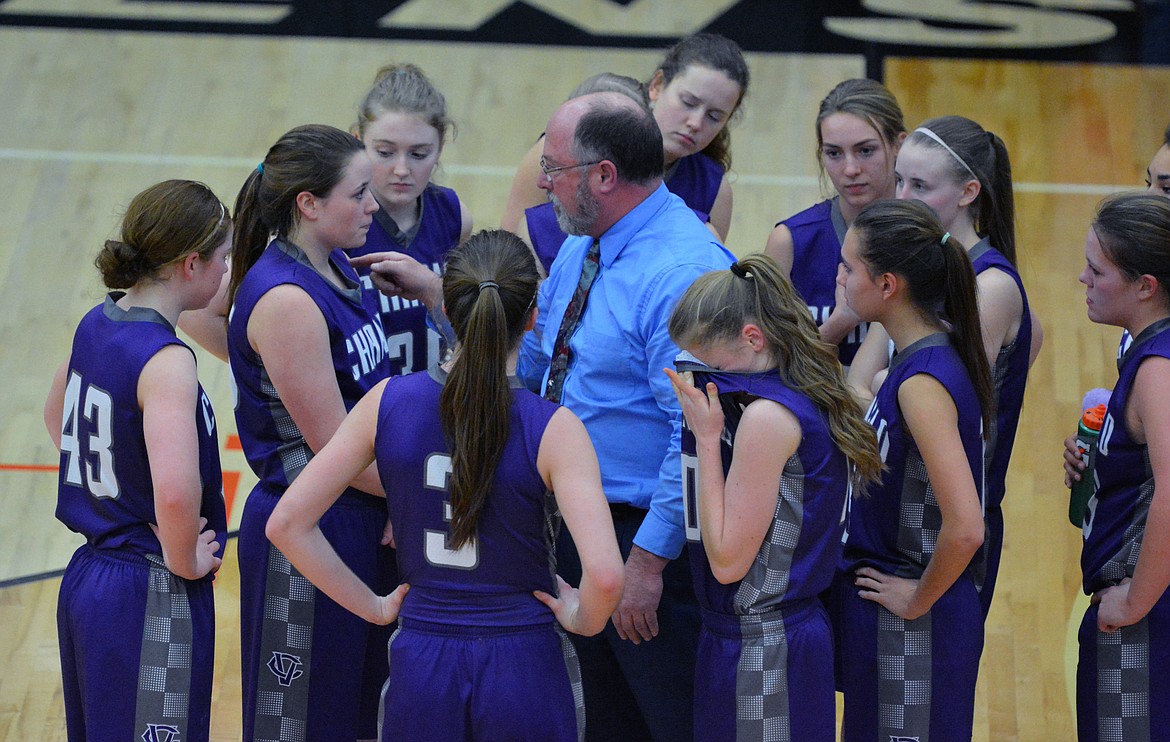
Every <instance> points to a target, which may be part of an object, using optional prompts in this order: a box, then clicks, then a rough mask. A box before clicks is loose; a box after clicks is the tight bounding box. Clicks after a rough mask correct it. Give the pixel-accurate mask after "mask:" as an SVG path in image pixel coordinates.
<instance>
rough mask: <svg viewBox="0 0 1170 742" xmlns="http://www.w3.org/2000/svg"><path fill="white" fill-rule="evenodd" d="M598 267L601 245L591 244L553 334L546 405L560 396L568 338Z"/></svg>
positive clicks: (583, 308) (546, 388)
mask: <svg viewBox="0 0 1170 742" xmlns="http://www.w3.org/2000/svg"><path fill="white" fill-rule="evenodd" d="M600 263H601V241H600V240H593V244H592V245H590V246H589V250H588V251H587V252H586V253H585V260H584V261H583V262H582V263H581V280H579V281H578V282H577V290H576V291H574V292H573V298H572V299H570V300H569V306H567V307H565V316H564V317H563V318H562V319H561V327H560V329H559V330H557V342H556V344H555V345H554V346H553V354H552V360H551V361H550V362H549V366H548V385H547V386H545V388H544V398H545V399H547V400H549V401H550V402H556V403H558V404H559V403H560V401H561V395H562V394H563V393H564V386H565V376H566V374H568V372H569V338H571V337H573V333H574V332H575V331H576V330H577V323H578V322H580V321H581V313H582V312H583V311H585V300H586V299H588V298H589V289H590V288H592V287H593V280H594V279H595V278H597V268H598V265H599V264H600Z"/></svg>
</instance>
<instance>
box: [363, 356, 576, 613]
mask: <svg viewBox="0 0 1170 742" xmlns="http://www.w3.org/2000/svg"><path fill="white" fill-rule="evenodd" d="M434 373H436V375H438V376H440V377H444V378H445V375H444V374H443V373H442V371H441V370H440V369H436V371H435V372H434ZM441 390H442V381H440V380H437V379H436V378H434V377H432V376H431V374H430V373H426V372H423V373H416V374H411V375H409V376H403V377H393V378H391V379H390V380H389V382H387V384H386V388H385V391H384V392H383V393H382V400H381V405H380V408H379V411H378V428H377V434H376V436H375V439H374V450H375V455H376V460H377V463H378V473H379V475H380V476H381V478H382V482H383V484H384V485H385V486H386V492H387V497H386V503H387V506H388V508H389V511H390V520H391V522H392V523H393V524H394V539H395V542H396V543H397V552H398V568H399V573H400V574H401V579H402V582H406V583H409V584H410V593H409V595H407V598H406V601H405V603H404V604H403V606H402V612H401V615H402V616H403V617H404V618H407V619H416V620H421V621H429V622H432V623H443V624H458V625H461V626H529V625H539V624H551V623H552V622H553V620H554V619H553V615H552V612H551V611H550V610H549V609H548V608H547V607H545V606H544V604H542V603H540V602H539V601H538V600H537V599H536V598H535V597H533V595H532V591H533V590H543V591H545V592H548V593H551V594H555V591H556V580H555V578H554V573H555V568H556V564H555V559H554V556H553V554H554V551H553V549H554V544H555V539H556V534H557V532H558V531H559V529H560V517H559V515H558V514H557V513H558V511H557V506H556V501H555V499H554V498H553V495H552V493H551V492H549V491H548V488H547V487H545V485H544V481H543V479H542V478H541V476H540V472H539V471H538V470H537V468H536V456H537V452H538V451H539V450H540V441H541V438H542V437H543V436H544V430H545V428H546V427H547V425H548V421H549V419H550V418H551V417H552V415H553V413H554V412H556V410H557V407H558V405H555V404H553V403H551V402H548V401H546V400H545V399H543V398H541V397H539V396H537V395H535V394H533V393H532V392H529V391H528V390H526V389H523V388H522V387H519V386H518V385H515V384H514V385H513V390H512V395H513V401H512V411H511V418H510V422H509V436H508V441H507V444H506V445H505V446H504V451H503V454H502V455H501V457H500V461H499V465H498V467H497V469H496V475H495V479H494V480H493V483H492V488H491V491H490V492H489V493H488V497H487V501H486V503H485V504H484V508H483V510H482V512H481V513H480V517H479V523H478V528H477V531H476V538H475V541H474V542H470V543H468V544H465V545H464V546H463V547H462V548H460V549H457V550H455V549H450V548H448V545H447V536H448V532H449V526H450V520H451V504H450V498H449V496H448V494H447V479H448V477H449V475H450V471H451V456H450V448H449V446H448V445H447V440H446V438H445V436H444V435H443V430H442V425H441V423H440V421H439V394H440V392H441Z"/></svg>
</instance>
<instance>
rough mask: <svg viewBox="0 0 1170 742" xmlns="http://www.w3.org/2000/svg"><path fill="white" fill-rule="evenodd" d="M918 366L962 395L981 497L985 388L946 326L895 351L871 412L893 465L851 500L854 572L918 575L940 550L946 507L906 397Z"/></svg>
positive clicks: (966, 440) (849, 561)
mask: <svg viewBox="0 0 1170 742" xmlns="http://www.w3.org/2000/svg"><path fill="white" fill-rule="evenodd" d="M917 374H927V375H929V376H931V377H933V378H934V379H936V380H937V381H938V382H939V383H941V384H942V385H943V387H945V388H946V390H947V392H948V393H949V394H950V395H951V399H952V400H954V403H955V408H956V409H957V411H958V415H959V436H960V438H961V439H962V441H963V450H964V453H965V454H966V456H967V465H968V466H969V467H970V468H971V476H972V478H973V479H974V480H975V486H976V488H977V490H978V492H979V494H980V497H982V495H983V435H982V433H983V422H982V417H981V415H980V404H979V396H978V395H977V394H976V393H975V386H974V385H973V384H972V383H971V378H970V376H969V375H968V374H967V369H966V368H965V367H964V366H963V362H962V360H961V359H960V358H959V354H958V353H957V352H956V351H955V349H954V348H953V347H952V346H951V344H950V340H949V339H948V337H947V336H946V335H945V334H943V333H937V334H934V335H929V336H927V337H925V338H923V339H921V340H919V341H917V342H915V343H913V344H911V345H910V346H909V347H907V348H906V349H905V350H904V351H902V352H901V353H898V354H897V355H895V356H894V359H893V361H891V362H890V370H889V375H888V376H887V377H886V380H885V382H883V383H882V386H881V389H879V390H878V394H877V396H876V397H875V398H874V400H873V404H872V405H870V408H869V412H867V413H866V419H867V420H868V421H869V423H870V424H871V425H873V427H874V429H875V430H876V431H877V436H878V446H879V449H880V451H881V456H882V461H883V462H884V463H885V465H886V469H885V471H883V472H882V481H881V483H880V484H879V485H877V486H876V487H872V488H870V491H869V494H868V496H866V497H863V498H860V499H858V500H856V501H854V502H853V503H851V507H850V513H849V525H848V536H847V539H846V542H845V556H844V567H843V569H844V570H845V571H847V572H850V573H851V572H853V571H854V570H856V569H857V568H859V567H863V566H873V567H876V568H877V569H879V570H881V571H882V572H885V573H887V574H894V575H897V576H899V577H908V578H911V579H918V578H920V577H922V573H923V572H924V571H925V570H926V565H927V564H928V563H929V562H930V559H931V556H932V555H933V554H934V545H935V542H936V541H937V539H938V532H939V529H940V528H941V526H942V513H941V511H940V510H939V506H938V501H937V500H936V499H935V496H934V488H933V486H932V485H931V483H930V478H929V477H928V476H927V472H926V465H925V463H924V462H923V461H922V455H921V454H920V453H919V451H918V446H917V445H915V443H914V439H913V438H912V437H911V436H910V431H909V430H907V428H906V424H905V421H904V420H903V418H902V410H901V407H900V406H899V405H898V388H899V387H900V386H901V385H902V382H903V381H905V380H906V379H908V378H910V377H911V376H915V375H917ZM981 567H982V563H981V560H980V559H979V557H978V556H977V557H975V558H974V559H973V560H972V565H971V568H969V569H970V570H971V576H972V578H974V579H975V580H976V584H978V583H979V581H980V577H981Z"/></svg>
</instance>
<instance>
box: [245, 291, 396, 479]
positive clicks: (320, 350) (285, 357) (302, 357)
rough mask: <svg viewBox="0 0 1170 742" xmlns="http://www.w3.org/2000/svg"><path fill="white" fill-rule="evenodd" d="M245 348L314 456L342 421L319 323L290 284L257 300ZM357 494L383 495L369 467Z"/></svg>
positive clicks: (322, 321) (315, 310) (318, 313)
mask: <svg viewBox="0 0 1170 742" xmlns="http://www.w3.org/2000/svg"><path fill="white" fill-rule="evenodd" d="M248 342H249V343H251V345H252V347H253V349H254V350H255V351H256V352H257V353H259V354H260V357H261V358H262V359H263V361H264V368H265V370H266V371H267V372H268V375H269V376H270V377H271V379H272V384H273V386H275V387H276V391H277V393H278V394H279V395H280V399H281V401H282V402H283V403H284V406H285V407H286V408H287V409H288V411H289V414H290V415H291V416H292V419H293V422H294V423H296V425H297V428H299V429H300V431H301V434H302V435H303V436H304V437H305V442H306V443H307V444H308V445H309V448H310V449H311V450H312V451H313V452H314V453H319V452H320V451H322V450H323V449H324V448H325V444H326V443H328V442H329V439H330V438H332V437H333V434H334V433H336V432H337V429H338V427H339V426H340V425H341V421H342V420H344V419H345V414H346V410H345V402H344V400H342V398H341V390H340V389H339V388H338V386H337V377H336V375H335V372H334V370H333V363H332V357H331V354H330V350H329V331H328V329H327V328H326V325H325V317H324V316H323V315H322V314H321V310H320V309H319V308H318V307H317V305H316V303H315V302H314V301H313V300H312V298H311V297H310V296H309V295H308V294H306V293H305V292H304V290H302V289H301V288H300V287H297V286H293V285H291V284H284V285H281V286H276V287H274V288H273V289H271V290H270V291H268V293H266V294H264V296H262V297H261V298H260V301H258V302H257V303H256V307H255V308H254V309H253V310H252V316H251V318H250V319H249V320H248ZM352 484H353V486H354V487H356V488H357V489H360V490H362V491H363V492H369V493H371V494H376V495H383V496H384V495H385V493H384V492H383V491H382V482H381V481H380V480H379V478H378V472H377V469H376V468H374V467H373V466H370V467H369V468H367V469H366V470H365V471H364V472H362V473H361V474H359V475H358V476H357V477H355V478H354V480H353V482H352Z"/></svg>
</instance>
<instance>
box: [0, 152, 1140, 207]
mask: <svg viewBox="0 0 1170 742" xmlns="http://www.w3.org/2000/svg"><path fill="white" fill-rule="evenodd" d="M0 160H14V161H25V162H65V163H87V164H105V165H150V166H157V165H176V166H179V165H181V166H186V167H224V168H252V167H255V165H256V159H255V158H251V157H216V156H210V155H167V154H150V153H136V152H90V151H81V150H51V149H17V148H11V147H8V148H0ZM441 167H442V170H443V171H444V172H447V173H449V174H451V175H459V176H478V177H486V178H500V179H505V178H506V179H511V178H512V176H513V175H515V173H516V168H515V167H513V166H510V165H470V164H460V163H450V162H447V163H444V164H443V165H442V166H441ZM732 179H733V182H734V183H742V184H745V185H760V186H782V187H816V186H817V185H818V184H819V183H820V179H819V178H817V177H816V176H813V175H786V174H778V175H765V174H755V173H737V172H734V171H733V174H732ZM1013 187H1014V189H1015V191H1016V192H1017V193H1040V194H1057V195H1074V196H1105V195H1108V194H1110V193H1116V192H1117V191H1125V190H1132V189H1134V188H1137V187H1139V186H1138V184H1136V183H1122V184H1108V183H1044V182H1027V181H1021V182H1017V183H1015V184H1013Z"/></svg>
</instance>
